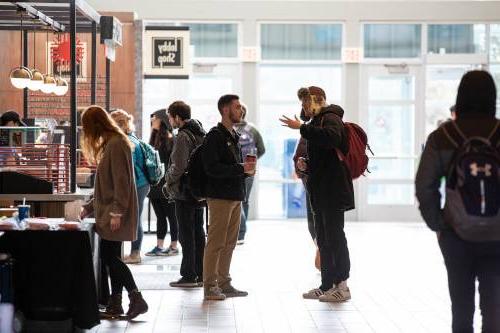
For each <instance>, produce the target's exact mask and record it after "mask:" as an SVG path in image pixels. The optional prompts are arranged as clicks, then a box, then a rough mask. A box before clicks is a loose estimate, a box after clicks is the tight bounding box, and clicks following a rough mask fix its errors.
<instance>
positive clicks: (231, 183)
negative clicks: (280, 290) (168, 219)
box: [202, 95, 256, 300]
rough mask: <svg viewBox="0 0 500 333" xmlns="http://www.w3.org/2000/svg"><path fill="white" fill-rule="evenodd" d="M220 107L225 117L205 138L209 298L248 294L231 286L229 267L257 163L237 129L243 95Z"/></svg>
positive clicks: (224, 98) (222, 101) (205, 273)
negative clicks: (245, 152) (247, 185)
mask: <svg viewBox="0 0 500 333" xmlns="http://www.w3.org/2000/svg"><path fill="white" fill-rule="evenodd" d="M217 107H218V109H219V112H220V114H221V116H222V119H221V122H220V123H219V124H218V125H217V126H215V127H213V128H212V129H211V130H210V132H209V133H208V134H207V136H206V137H205V142H204V144H203V148H204V149H203V152H202V154H203V155H202V156H203V165H204V168H205V172H206V174H207V179H206V187H205V193H206V197H207V203H208V212H209V221H210V225H209V228H208V237H207V244H206V247H205V254H204V258H203V285H204V292H205V300H224V299H226V298H227V297H241V296H247V295H248V293H247V292H246V291H240V290H237V289H236V288H234V287H233V286H232V285H231V276H230V275H229V268H230V265H231V258H232V255H233V251H234V248H235V246H236V240H237V238H238V231H239V225H240V216H241V215H240V214H241V202H242V201H243V200H244V199H245V177H248V176H253V175H254V174H255V166H256V162H255V160H254V159H252V157H251V156H249V157H248V158H246V159H245V161H243V160H242V156H241V148H240V145H239V143H238V142H239V135H238V133H236V132H235V131H234V129H233V127H234V125H235V124H237V123H239V122H241V116H242V110H241V103H240V100H239V97H238V96H237V95H224V96H222V97H221V98H220V99H219V102H218V103H217Z"/></svg>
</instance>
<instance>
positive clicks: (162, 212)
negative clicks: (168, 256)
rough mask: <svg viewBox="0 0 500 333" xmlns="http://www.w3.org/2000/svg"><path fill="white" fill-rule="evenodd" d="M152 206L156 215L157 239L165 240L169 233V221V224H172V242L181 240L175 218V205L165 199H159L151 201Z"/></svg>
mask: <svg viewBox="0 0 500 333" xmlns="http://www.w3.org/2000/svg"><path fill="white" fill-rule="evenodd" d="M151 205H152V206H153V210H154V211H155V214H156V238H157V239H162V240H163V239H165V236H166V235H167V231H168V226H167V219H168V224H170V241H171V242H175V241H177V240H178V239H179V231H178V230H179V229H178V226H177V218H176V216H175V204H174V203H173V202H169V201H168V200H167V199H165V198H161V199H160V198H159V199H151Z"/></svg>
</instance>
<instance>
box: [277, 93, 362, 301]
mask: <svg viewBox="0 0 500 333" xmlns="http://www.w3.org/2000/svg"><path fill="white" fill-rule="evenodd" d="M298 95H299V98H300V100H301V101H302V106H303V107H304V108H310V109H311V111H312V114H313V117H312V120H311V122H310V123H308V124H302V123H301V122H300V120H299V119H298V118H297V117H295V119H290V118H288V117H286V116H283V118H282V119H280V120H281V122H282V123H283V124H284V126H287V127H290V128H292V129H300V135H301V136H302V137H303V138H304V139H306V140H307V156H308V159H307V160H306V161H304V160H302V159H300V160H299V161H298V167H299V169H301V170H302V171H304V172H307V174H308V180H307V190H308V192H309V195H310V200H311V205H312V209H313V212H314V223H315V228H316V237H317V242H318V247H319V251H320V256H321V286H320V287H319V288H315V289H312V290H310V291H309V292H307V293H304V294H303V297H304V298H307V299H319V300H320V301H323V302H343V301H346V300H348V299H350V298H351V294H350V291H349V288H348V287H347V279H348V278H349V270H350V260H349V250H348V248H347V240H346V237H345V233H344V212H345V211H347V210H350V209H353V208H354V191H353V186H352V180H351V176H350V174H349V170H348V169H347V168H346V166H345V164H344V163H342V162H341V161H340V159H339V157H338V154H337V150H339V151H340V152H342V153H343V154H347V152H348V142H347V137H346V134H345V130H344V124H343V122H342V117H343V115H344V110H342V108H341V107H340V106H338V105H334V104H332V105H326V95H325V92H324V91H323V89H321V88H319V87H314V86H313V87H309V88H302V89H300V90H299V92H298Z"/></svg>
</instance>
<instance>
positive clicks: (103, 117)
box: [81, 105, 148, 319]
mask: <svg viewBox="0 0 500 333" xmlns="http://www.w3.org/2000/svg"><path fill="white" fill-rule="evenodd" d="M82 125H83V136H82V148H83V152H84V154H85V157H86V158H87V159H88V160H90V161H91V162H94V163H96V164H97V172H96V177H95V185H94V199H93V200H92V201H91V202H89V203H88V204H87V205H85V206H84V209H83V211H82V214H81V216H82V217H85V216H87V215H89V214H90V213H92V212H94V215H95V219H96V229H97V233H98V234H99V236H100V237H101V244H100V247H101V260H102V263H103V264H104V265H105V266H107V267H108V268H109V275H110V279H111V297H110V301H109V304H108V306H107V308H106V312H105V314H106V315H108V316H119V315H122V314H123V308H122V290H123V287H125V289H127V292H128V295H129V298H130V305H129V309H128V312H127V316H128V319H132V318H135V317H137V316H138V315H140V314H142V313H145V312H146V311H147V310H148V305H147V304H146V302H145V301H144V299H143V298H142V295H141V293H140V292H139V291H138V290H137V286H136V284H135V281H134V278H133V276H132V273H131V272H130V270H129V268H128V267H127V265H125V264H124V263H123V261H122V260H121V247H122V242H123V241H132V240H135V239H136V238H137V215H138V207H137V206H138V204H137V193H136V188H135V181H134V169H133V164H132V144H131V142H130V141H129V140H128V138H127V136H126V135H125V134H124V133H123V132H122V131H121V130H120V129H119V128H118V126H117V125H116V124H115V123H114V121H113V120H112V119H111V118H110V117H109V115H108V113H107V112H106V111H105V110H104V109H103V108H102V107H100V106H96V105H93V106H90V107H88V108H87V109H86V110H85V111H84V112H83V114H82Z"/></svg>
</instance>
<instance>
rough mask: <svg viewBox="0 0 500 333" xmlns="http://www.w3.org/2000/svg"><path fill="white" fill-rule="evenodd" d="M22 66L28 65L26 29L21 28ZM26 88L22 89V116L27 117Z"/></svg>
mask: <svg viewBox="0 0 500 333" xmlns="http://www.w3.org/2000/svg"><path fill="white" fill-rule="evenodd" d="M23 39H24V40H23V66H24V67H29V64H28V60H29V59H28V30H23ZM28 106H29V105H28V88H24V89H23V118H24V119H26V118H28Z"/></svg>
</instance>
